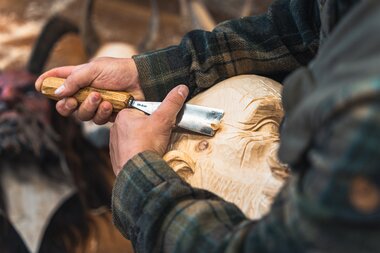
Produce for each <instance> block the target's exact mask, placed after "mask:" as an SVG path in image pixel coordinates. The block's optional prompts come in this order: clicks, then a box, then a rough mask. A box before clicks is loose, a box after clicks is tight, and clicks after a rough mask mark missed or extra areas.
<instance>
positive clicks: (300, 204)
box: [112, 0, 380, 253]
mask: <svg viewBox="0 0 380 253" xmlns="http://www.w3.org/2000/svg"><path fill="white" fill-rule="evenodd" d="M285 2H288V3H290V5H291V4H296V2H297V3H301V2H306V1H279V3H285ZM308 2H309V0H308ZM310 2H311V1H310ZM322 2H323V3H322ZM349 2H350V1H338V0H336V1H328V0H327V1H320V5H319V6H318V8H319V9H320V10H321V16H322V17H323V16H324V15H326V18H324V19H322V22H321V26H320V27H321V37H322V43H321V46H320V47H319V52H318V55H317V56H316V57H315V58H314V60H313V61H312V62H310V63H309V64H308V65H307V66H306V67H300V68H298V69H297V70H296V71H295V72H293V73H292V74H291V75H290V76H289V77H288V78H286V80H285V81H284V92H283V105H284V108H285V111H286V120H285V122H284V124H283V127H282V130H281V143H280V150H279V156H280V158H281V159H282V160H283V161H284V162H287V163H288V164H289V165H290V166H291V168H292V170H293V172H292V173H293V174H292V176H291V177H290V179H289V180H288V182H287V183H286V184H285V186H284V187H283V189H282V190H281V191H280V193H279V194H278V196H277V197H276V199H275V201H274V203H273V205H272V207H271V211H270V213H269V214H268V215H267V216H265V217H264V218H262V219H260V220H258V221H252V220H249V219H247V218H246V217H245V216H244V214H243V213H242V212H241V211H240V210H239V209H238V208H237V207H236V206H235V205H233V204H231V203H228V202H226V201H224V200H222V199H220V198H219V197H218V196H215V195H214V194H212V193H210V192H207V191H204V190H201V189H195V188H192V187H191V186H190V185H188V184H187V183H185V182H184V181H182V180H181V179H180V178H179V177H178V176H177V174H176V173H175V172H174V171H173V170H172V169H171V168H170V167H169V166H168V165H167V164H166V163H165V162H164V161H163V160H162V159H161V157H159V156H158V155H157V154H155V153H152V152H149V151H146V152H142V153H140V154H138V155H136V156H135V157H133V158H132V159H131V160H130V161H128V162H127V164H126V165H125V166H124V169H123V170H122V171H121V172H120V174H119V175H118V177H117V180H116V183H115V187H114V192H113V203H112V208H113V217H114V223H115V225H116V226H117V227H118V228H119V230H120V231H121V232H122V233H123V234H124V235H125V237H127V238H129V239H130V240H131V241H132V242H133V245H134V247H135V249H136V252H178V253H185V252H191V253H193V252H194V253H195V252H258V253H261V252H276V253H277V252H289V253H297V252H332V253H340V252H345V253H351V252H352V253H357V252H379V249H380V240H379V238H380V170H379V168H380V114H379V112H380V68H379V64H380V46H379V45H380V34H379V33H378V31H380V1H377V0H362V1H358V3H357V4H356V5H355V6H354V7H353V6H352V7H351V8H349V6H348V5H346V4H349ZM352 2H354V1H352ZM351 4H353V3H351ZM305 5H308V4H305ZM275 6H276V5H275ZM313 6H314V5H313ZM333 7H335V8H333ZM273 8H274V7H272V9H273ZM313 8H314V7H313ZM290 9H291V8H290ZM272 11H273V10H272ZM339 11H342V12H339ZM272 13H273V12H272ZM308 13H310V12H308ZM311 13H314V12H313V11H312V12H311ZM328 13H330V14H331V15H330V16H328V15H327V14H328ZM342 13H344V14H345V15H343V14H342ZM297 17H299V15H298V16H297V15H295V14H294V15H293V18H294V19H295V20H296V21H294V20H293V21H294V22H296V23H298V24H301V23H302V22H301V21H302V20H310V18H311V19H312V17H313V15H311V16H307V17H308V19H300V20H298V19H297ZM261 18H262V17H261ZM268 18H269V17H268ZM304 18H306V16H304ZM258 19H260V18H258ZM244 20H245V19H242V20H241V26H244V25H245V24H246V23H245V21H244ZM334 20H335V22H332V21H334ZM325 21H326V22H327V23H329V24H330V25H327V23H325ZM232 22H237V21H232ZM305 22H306V21H305ZM306 23H307V22H306ZM251 25H252V26H253V27H254V28H250V29H251V30H256V31H257V32H256V35H258V34H259V35H260V34H265V33H266V32H267V30H266V29H267V28H268V27H266V26H256V25H254V24H250V26H251ZM283 25H284V26H286V24H283ZM224 26H226V27H227V26H228V24H225V25H224ZM269 27H270V26H269ZM299 27H310V26H304V25H299ZM268 29H269V28H268ZM276 29H277V30H276V31H278V29H280V28H278V27H277V28H276ZM258 30H261V32H258ZM302 31H303V30H302V29H300V30H299V33H300V34H304V33H303V32H302ZM268 32H269V33H273V32H274V31H268ZM201 34H203V33H201ZM305 34H306V35H305V36H306V37H307V34H308V32H306V33H305ZM247 36H248V35H247ZM283 37H286V36H283ZM290 37H291V36H290ZM326 38H327V39H326ZM187 43H190V42H187ZM305 45H306V44H305ZM252 47H255V46H252ZM168 50H169V51H170V50H180V49H179V48H174V49H173V48H172V49H168ZM182 50H185V49H182ZM194 50H195V51H197V50H196V49H194ZM185 51H186V50H185ZM205 51H207V50H206V49H205ZM164 52H165V50H164V51H160V52H157V54H156V55H155V53H152V55H153V56H152V58H150V57H148V55H149V54H147V55H145V56H142V57H141V58H140V60H141V61H142V60H143V58H144V57H145V58H146V65H149V64H150V63H152V64H153V60H151V59H154V60H157V59H161V61H158V63H157V66H159V64H161V63H162V62H166V60H167V59H170V57H166V56H165V53H164ZM309 52H310V51H309ZM159 54H162V55H163V56H159ZM306 54H307V53H306ZM231 55H232V54H231ZM231 55H230V56H231ZM269 55H270V54H269ZM215 57H216V56H215ZM292 57H293V58H292ZM148 58H149V60H147V59H148ZM206 58H207V57H206ZM290 58H292V59H296V58H298V59H301V58H302V56H299V57H297V56H289V59H290ZM234 59H236V58H234ZM303 59H306V58H303ZM177 60H178V59H177ZM193 60H194V61H196V60H195V58H194V59H193ZM280 61H281V59H280ZM305 61H306V60H305ZM203 62H204V63H205V64H208V63H206V62H207V60H205V61H203ZM238 62H239V61H236V62H234V63H233V65H234V64H236V65H238ZM275 62H276V61H274V60H273V63H274V65H276V63H275ZM297 62H298V64H295V65H297V66H300V65H302V64H301V63H300V61H297ZM228 64H229V63H228ZM197 65H198V63H197V61H196V63H194V65H193V66H197ZM201 65H202V64H201ZM198 66H199V65H198ZM167 67H168V66H167V65H166V67H163V68H162V69H163V72H162V75H158V76H159V78H157V79H155V80H159V81H157V82H155V81H152V80H151V81H150V82H149V83H148V84H147V86H146V87H148V86H149V85H152V87H153V85H156V84H159V83H160V82H163V81H164V80H166V79H167V80H169V79H171V78H169V77H168V76H170V77H172V78H173V79H176V78H179V79H180V76H181V75H182V74H179V73H180V72H177V70H178V68H174V70H173V73H176V74H173V75H169V74H168V75H166V74H165V71H167V70H165V68H167ZM221 68H222V67H221ZM227 68H228V67H226V68H225V69H227ZM148 69H149V68H148ZM181 69H183V68H181ZM275 69H277V70H279V71H277V72H276V71H275ZM280 69H281V66H280V65H277V66H272V68H271V71H269V72H268V73H269V74H271V73H272V74H273V73H279V72H281V71H280ZM141 70H142V69H141V68H140V71H141ZM147 71H148V70H147ZM154 71H155V70H152V69H150V70H149V71H148V73H150V74H152V75H153V74H154ZM185 72H186V71H184V72H183V75H184V76H185V75H186V74H185ZM222 72H223V71H222ZM194 73H195V72H194ZM194 73H193V74H194ZM223 73H224V72H223ZM146 74H147V73H146ZM156 74H157V73H156ZM198 74H199V73H197V74H194V75H195V76H196V77H192V78H195V79H196V80H200V79H197V78H201V79H202V80H206V79H207V80H209V81H210V80H211V81H210V83H208V85H211V83H212V82H213V81H212V80H214V77H213V74H212V73H207V71H206V72H204V73H202V74H199V75H198ZM148 76H149V74H147V75H146V77H148ZM200 76H202V77H200ZM190 79H191V78H190ZM190 79H188V80H190ZM193 81H194V80H193ZM189 85H191V83H189ZM169 86H170V85H169ZM169 86H167V88H168V87H169ZM148 89H149V88H148ZM154 93H156V97H157V98H160V96H163V94H164V93H165V92H163V91H162V92H159V91H155V92H154Z"/></svg>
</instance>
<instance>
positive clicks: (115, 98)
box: [41, 77, 133, 112]
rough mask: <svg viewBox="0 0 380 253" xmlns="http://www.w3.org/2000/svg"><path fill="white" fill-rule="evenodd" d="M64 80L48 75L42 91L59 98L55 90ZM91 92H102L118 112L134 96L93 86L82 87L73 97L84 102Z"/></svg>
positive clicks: (105, 99) (46, 94) (103, 97)
mask: <svg viewBox="0 0 380 253" xmlns="http://www.w3.org/2000/svg"><path fill="white" fill-rule="evenodd" d="M64 82H65V79H63V78H57V77H48V78H46V79H45V80H44V81H43V82H42V86H41V93H42V94H43V95H45V96H46V97H48V98H51V99H54V100H59V99H60V97H58V96H57V95H56V94H55V93H54V92H55V90H56V89H57V88H58V87H59V86H61V85H62V84H63V83H64ZM91 92H98V93H100V95H101V97H102V99H103V101H108V102H110V103H111V104H112V106H113V111H114V112H118V111H120V110H122V109H124V108H126V107H128V106H127V105H128V104H129V102H130V101H131V100H133V96H132V95H131V94H129V93H128V92H124V91H109V90H103V89H97V88H93V87H85V88H82V89H80V90H79V91H78V92H77V93H76V94H75V95H74V96H73V97H74V98H76V99H77V100H78V102H79V103H82V102H83V101H84V100H85V99H86V98H87V96H88V95H89V94H90V93H91Z"/></svg>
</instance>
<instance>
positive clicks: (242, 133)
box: [164, 75, 289, 219]
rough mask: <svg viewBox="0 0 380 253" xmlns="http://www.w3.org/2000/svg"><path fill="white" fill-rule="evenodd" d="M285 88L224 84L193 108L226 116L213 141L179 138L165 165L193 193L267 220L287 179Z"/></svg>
mask: <svg viewBox="0 0 380 253" xmlns="http://www.w3.org/2000/svg"><path fill="white" fill-rule="evenodd" d="M281 87H282V86H281V85H280V84H279V83H277V82H275V81H273V80H271V79H268V78H264V77H260V76H254V75H249V76H247V75H246V76H238V77H233V78H230V79H228V80H225V81H223V82H221V83H219V84H217V85H215V86H213V87H212V88H210V89H208V90H206V91H205V92H203V93H201V94H199V95H197V96H195V97H194V98H192V99H191V100H190V101H189V103H190V104H196V105H201V106H208V107H215V108H220V109H222V110H224V111H225V114H224V117H223V119H222V121H221V124H220V128H219V130H218V131H217V133H216V134H215V136H214V137H206V136H201V135H197V134H192V133H188V132H186V133H185V132H175V133H173V135H172V138H171V141H170V143H169V148H168V152H167V153H166V154H165V156H164V159H165V160H166V161H167V162H168V164H169V165H170V166H171V167H172V168H173V170H174V171H176V172H177V173H178V174H179V175H180V176H181V177H182V178H183V179H185V180H186V181H187V182H188V183H190V184H191V185H192V186H194V187H198V188H203V189H206V190H209V191H211V192H213V193H215V194H217V195H219V196H221V197H223V198H224V199H226V200H227V201H230V202H233V203H235V204H236V205H237V206H238V207H240V208H241V209H242V211H243V212H244V213H245V214H246V215H247V216H248V217H250V218H253V219H257V218H260V217H261V216H263V215H264V214H265V213H267V211H268V210H269V208H270V205H271V203H272V200H273V198H274V196H275V195H276V194H277V192H278V190H279V189H280V187H281V186H282V185H283V183H284V181H285V180H286V178H287V175H288V172H289V171H288V169H287V167H286V166H285V165H284V164H282V163H280V162H279V160H278V158H277V149H278V144H279V132H278V129H279V124H280V122H281V119H282V116H283V110H282V106H281V95H280V94H281Z"/></svg>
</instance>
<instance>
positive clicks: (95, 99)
mask: <svg viewBox="0 0 380 253" xmlns="http://www.w3.org/2000/svg"><path fill="white" fill-rule="evenodd" d="M99 101H100V95H99V94H93V95H92V96H91V103H92V104H97V103H98V102H99Z"/></svg>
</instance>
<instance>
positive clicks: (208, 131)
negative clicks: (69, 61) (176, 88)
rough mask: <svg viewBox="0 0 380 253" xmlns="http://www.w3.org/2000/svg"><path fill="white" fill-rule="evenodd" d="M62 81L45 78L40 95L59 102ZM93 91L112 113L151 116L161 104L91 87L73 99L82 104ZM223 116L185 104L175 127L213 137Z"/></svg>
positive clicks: (219, 112) (81, 90)
mask: <svg viewBox="0 0 380 253" xmlns="http://www.w3.org/2000/svg"><path fill="white" fill-rule="evenodd" d="M64 81H65V79H63V78H56V77H48V78H46V79H45V80H44V81H43V82H42V86H41V93H42V94H44V95H45V96H47V97H49V98H51V99H54V100H59V97H58V96H57V95H55V93H54V92H55V90H56V89H57V88H58V87H59V86H61V85H62V84H63V83H64ZM93 91H96V92H99V93H100V95H101V97H102V99H103V100H104V101H109V102H110V103H111V104H112V106H113V111H114V112H119V111H121V110H122V109H124V108H136V109H139V110H141V111H143V112H145V113H147V114H152V113H153V112H154V111H155V110H156V109H157V108H158V106H159V105H160V104H161V103H160V102H147V101H136V100H135V99H134V98H133V96H132V95H131V94H129V93H128V92H124V91H109V90H103V89H97V88H93V87H85V88H82V89H80V90H79V91H78V92H77V93H76V94H74V96H73V97H75V98H76V99H77V100H78V102H79V103H82V102H83V101H84V100H85V99H86V98H87V96H88V95H89V94H90V93H91V92H93ZM223 115H224V111H223V110H220V109H216V108H210V107H205V106H198V105H191V104H185V105H184V106H183V108H182V110H181V111H180V112H179V114H178V116H177V123H176V125H177V126H178V127H181V128H184V129H187V130H190V131H193V132H197V133H200V134H204V135H208V136H214V134H215V132H216V130H217V129H218V128H219V125H220V121H221V119H222V117H223Z"/></svg>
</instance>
